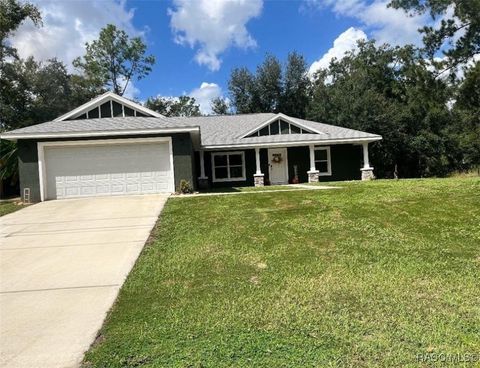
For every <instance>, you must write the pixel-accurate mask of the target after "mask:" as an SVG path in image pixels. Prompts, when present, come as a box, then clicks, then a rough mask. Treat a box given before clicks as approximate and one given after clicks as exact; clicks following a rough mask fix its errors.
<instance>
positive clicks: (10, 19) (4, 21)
mask: <svg viewBox="0 0 480 368" xmlns="http://www.w3.org/2000/svg"><path fill="white" fill-rule="evenodd" d="M27 19H30V20H31V21H32V22H33V23H34V24H35V25H40V24H41V22H42V18H41V16H40V11H39V10H38V9H37V7H35V6H34V5H32V4H30V3H28V2H27V3H20V2H18V1H16V0H0V64H1V65H0V67H2V66H3V63H4V61H5V58H7V57H17V52H16V50H15V48H13V47H12V46H10V45H8V43H7V40H8V38H9V36H11V34H12V33H13V32H14V31H15V30H16V29H17V28H18V27H19V26H20V24H22V23H23V22H24V21H25V20H27Z"/></svg>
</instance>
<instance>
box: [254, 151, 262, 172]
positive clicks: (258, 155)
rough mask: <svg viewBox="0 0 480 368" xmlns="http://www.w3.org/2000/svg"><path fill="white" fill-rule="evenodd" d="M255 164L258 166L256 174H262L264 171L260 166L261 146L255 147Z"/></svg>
mask: <svg viewBox="0 0 480 368" xmlns="http://www.w3.org/2000/svg"><path fill="white" fill-rule="evenodd" d="M255 165H256V167H257V171H256V172H255V174H256V175H260V174H261V173H262V169H261V168H260V148H258V147H257V148H255Z"/></svg>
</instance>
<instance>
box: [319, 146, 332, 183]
mask: <svg viewBox="0 0 480 368" xmlns="http://www.w3.org/2000/svg"><path fill="white" fill-rule="evenodd" d="M315 169H316V170H318V175H320V176H328V175H332V162H331V159H330V147H322V146H320V147H315Z"/></svg>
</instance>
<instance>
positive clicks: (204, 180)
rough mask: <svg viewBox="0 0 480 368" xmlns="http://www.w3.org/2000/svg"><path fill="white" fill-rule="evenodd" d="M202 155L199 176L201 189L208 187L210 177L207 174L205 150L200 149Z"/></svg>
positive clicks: (200, 155)
mask: <svg viewBox="0 0 480 368" xmlns="http://www.w3.org/2000/svg"><path fill="white" fill-rule="evenodd" d="M198 154H199V157H200V176H199V177H198V187H199V188H200V189H207V188H208V186H209V184H208V177H207V176H205V157H204V152H203V150H200V151H198Z"/></svg>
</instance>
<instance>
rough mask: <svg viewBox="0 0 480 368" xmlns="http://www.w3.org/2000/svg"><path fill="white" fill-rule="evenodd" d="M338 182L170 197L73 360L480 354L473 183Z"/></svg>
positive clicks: (389, 360) (342, 359) (397, 360)
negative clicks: (335, 186) (86, 347)
mask: <svg viewBox="0 0 480 368" xmlns="http://www.w3.org/2000/svg"><path fill="white" fill-rule="evenodd" d="M342 186H343V188H344V189H342V190H335V191H333V190H332V191H328V190H325V191H321V190H318V191H292V192H277V193H273V192H272V193H263V194H256V195H251V196H250V195H242V196H213V197H197V198H189V199H188V200H186V199H182V198H174V199H170V200H169V201H168V203H167V205H166V207H165V209H164V211H163V214H162V216H161V218H160V221H159V224H158V225H157V227H156V228H155V230H154V231H153V233H152V238H151V241H150V243H149V244H148V246H147V247H146V248H145V249H144V251H143V253H142V255H141V256H140V258H139V260H138V262H137V264H136V265H135V267H134V270H133V272H132V273H131V274H130V276H129V277H128V279H127V281H126V283H125V285H124V287H123V289H122V290H121V292H120V295H119V298H118V300H117V302H116V304H115V306H114V308H113V309H112V311H111V313H110V314H109V316H108V318H107V322H106V324H105V325H104V327H103V328H102V330H101V335H100V336H99V338H98V339H97V342H96V344H95V345H94V346H92V348H91V349H90V351H89V352H88V353H87V355H86V357H85V361H84V364H85V365H86V366H93V367H138V366H141V367H337V366H338V367H401V366H406V367H408V366H410V367H418V366H421V365H420V364H419V363H418V362H417V361H416V356H417V354H426V353H444V354H456V353H459V354H464V353H471V354H478V353H480V351H479V347H480V292H479V290H480V289H479V280H480V247H479V245H480V180H479V179H478V178H477V179H472V178H466V179H438V180H437V179H430V180H402V181H382V180H379V181H373V182H351V183H342ZM445 365H447V366H448V365H449V363H447V364H445ZM445 365H442V366H445ZM450 365H452V366H453V365H454V364H453V363H451V364H450ZM424 366H429V365H428V364H424ZM470 366H472V365H470Z"/></svg>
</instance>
